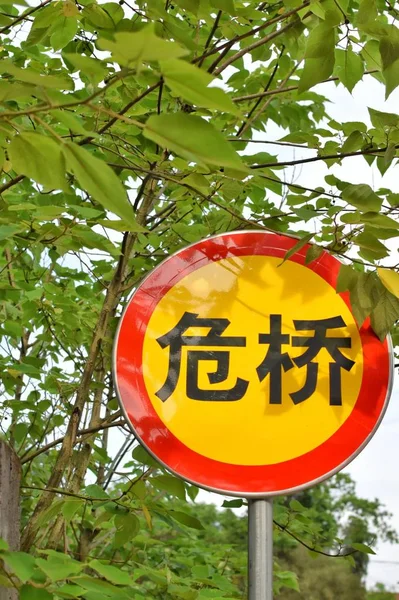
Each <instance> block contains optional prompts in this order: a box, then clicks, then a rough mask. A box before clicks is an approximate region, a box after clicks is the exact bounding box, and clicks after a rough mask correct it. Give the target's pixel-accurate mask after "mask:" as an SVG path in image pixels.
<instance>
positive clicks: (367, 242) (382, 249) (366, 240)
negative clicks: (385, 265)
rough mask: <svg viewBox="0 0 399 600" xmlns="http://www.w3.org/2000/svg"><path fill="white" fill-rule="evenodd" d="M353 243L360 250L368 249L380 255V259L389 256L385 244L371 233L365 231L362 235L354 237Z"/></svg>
mask: <svg viewBox="0 0 399 600" xmlns="http://www.w3.org/2000/svg"><path fill="white" fill-rule="evenodd" d="M352 241H353V242H354V243H355V244H357V245H358V246H359V247H360V248H367V249H368V250H372V251H373V252H376V253H377V254H378V258H384V257H385V256H388V254H389V251H388V249H387V248H386V246H384V244H383V243H382V242H380V240H379V239H378V238H377V237H376V236H375V235H373V234H372V233H370V232H369V231H363V232H362V233H359V235H357V236H356V237H354V238H353V240H352Z"/></svg>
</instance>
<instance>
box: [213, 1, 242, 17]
mask: <svg viewBox="0 0 399 600" xmlns="http://www.w3.org/2000/svg"><path fill="white" fill-rule="evenodd" d="M210 2H211V5H212V6H213V7H214V8H218V9H219V10H221V11H223V12H224V13H226V14H228V15H235V14H236V9H235V7H234V0H210Z"/></svg>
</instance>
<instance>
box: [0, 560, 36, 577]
mask: <svg viewBox="0 0 399 600" xmlns="http://www.w3.org/2000/svg"><path fill="white" fill-rule="evenodd" d="M2 559H3V560H5V562H6V563H7V565H8V567H9V568H10V569H11V570H12V572H13V573H15V575H16V576H17V577H18V579H20V580H21V581H22V583H25V582H26V581H28V580H29V579H31V577H32V575H33V573H34V572H35V569H36V561H35V559H34V557H33V556H31V555H30V554H26V553H25V552H3V554H2Z"/></svg>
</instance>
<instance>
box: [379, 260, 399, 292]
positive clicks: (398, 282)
mask: <svg viewBox="0 0 399 600" xmlns="http://www.w3.org/2000/svg"><path fill="white" fill-rule="evenodd" d="M377 273H378V277H379V278H380V280H381V281H382V283H383V284H384V286H385V287H386V288H387V290H389V291H390V292H391V294H393V295H394V296H396V297H397V298H399V273H398V272H397V271H393V270H392V269H383V268H382V267H379V268H378V269H377Z"/></svg>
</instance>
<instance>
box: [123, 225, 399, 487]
mask: <svg viewBox="0 0 399 600" xmlns="http://www.w3.org/2000/svg"><path fill="white" fill-rule="evenodd" d="M296 243H297V239H296V238H292V237H289V236H286V235H280V234H275V233H269V232H264V231H236V232H232V233H225V234H220V235H216V236H213V237H209V238H206V239H204V240H202V241H200V242H196V243H194V244H192V245H190V246H187V247H185V248H183V249H182V250H179V251H178V252H176V253H175V254H173V255H172V256H170V257H168V258H167V259H165V260H164V261H163V262H161V263H160V264H159V265H158V266H157V267H156V268H155V269H154V270H153V271H151V273H149V274H148V275H147V276H146V277H145V278H144V279H143V281H142V282H141V284H140V285H139V286H138V287H137V289H136V290H135V291H134V293H133V294H132V296H131V298H130V299H129V301H128V303H127V306H126V308H125V310H124V312H123V314H122V317H121V319H120V322H119V326H118V330H117V333H116V337H115V342H114V351H113V374H114V385H115V389H116V392H117V396H118V399H119V402H120V405H121V408H122V411H123V413H124V415H125V417H126V419H127V421H128V423H129V425H130V427H131V429H132V431H133V433H134V435H135V436H136V437H137V439H138V440H139V441H140V442H141V443H142V444H143V446H144V447H145V448H146V449H147V450H148V452H149V453H150V454H151V455H152V456H154V458H155V459H156V460H157V461H158V462H160V463H161V464H162V465H163V466H164V467H165V468H167V469H168V470H169V471H171V472H172V473H174V474H175V475H177V476H179V477H181V478H183V479H185V480H186V481H188V482H190V483H192V484H194V485H197V486H199V487H202V488H205V489H208V490H211V491H214V492H217V493H222V494H225V495H230V496H238V497H246V498H251V497H252V498H254V497H258V498H260V497H262V498H265V497H270V496H275V495H281V494H287V493H293V492H295V491H299V490H302V489H305V488H307V487H310V486H312V485H315V484H316V483H319V482H321V481H324V480H325V479H327V478H328V477H330V476H331V475H333V474H334V473H337V472H338V471H340V470H341V469H342V468H344V467H345V466H346V465H348V464H349V463H350V462H351V461H352V460H353V459H354V458H355V457H356V456H357V455H358V454H359V453H360V452H361V450H362V449H363V448H364V447H365V446H366V445H367V444H368V442H369V441H370V439H371V438H372V436H373V435H374V433H375V431H376V430H377V428H378V426H379V424H380V423H381V420H382V418H383V416H384V413H385V411H386V408H387V406H388V403H389V398H390V395H391V391H392V384H393V353H392V345H391V341H390V338H389V337H388V338H387V339H386V340H385V341H384V342H383V343H382V342H380V340H379V339H378V338H377V336H376V335H375V334H374V332H373V331H372V329H371V327H370V323H369V320H367V321H366V322H365V323H364V325H363V326H362V327H361V328H360V330H359V332H360V337H361V340H362V346H363V355H364V369H363V380H362V385H361V389H360V393H359V396H358V399H357V401H356V404H355V407H354V409H353V411H352V413H351V414H350V416H349V417H348V419H347V420H346V421H345V422H344V423H343V425H342V426H341V427H340V428H339V429H338V430H337V431H336V432H335V433H334V434H333V435H332V436H331V437H330V438H329V439H328V440H326V441H325V442H323V443H322V444H321V445H320V446H318V447H316V448H314V449H313V450H311V451H310V452H307V453H305V454H303V455H301V456H298V457H296V458H294V459H290V460H288V461H284V462H281V463H277V464H274V465H235V464H228V463H223V462H220V461H216V460H213V459H210V458H208V457H205V456H203V455H201V454H198V453H197V452H195V451H193V450H191V449H190V448H188V447H187V446H186V445H185V444H183V443H182V442H181V441H180V440H178V439H177V438H176V437H175V436H174V435H173V434H172V433H171V432H170V431H169V430H168V429H167V427H166V426H165V424H164V423H163V422H162V421H161V420H160V418H159V417H158V415H157V413H156V412H155V410H154V408H153V405H152V403H151V401H150V399H149V397H148V394H147V390H146V387H145V382H144V378H143V377H142V369H141V365H142V349H143V342H144V336H145V330H146V327H147V325H148V322H149V319H150V317H151V314H152V312H153V311H154V309H155V306H156V304H157V303H158V302H159V300H160V299H161V298H162V297H163V296H164V295H165V294H166V292H167V291H168V290H169V289H170V288H171V287H173V286H174V285H176V283H177V282H178V281H179V280H180V279H182V278H183V277H185V276H186V275H188V274H189V273H191V272H192V271H194V270H196V269H198V268H200V267H202V266H204V265H205V264H208V263H209V262H212V261H216V260H221V259H225V258H229V257H231V258H233V257H235V256H245V255H251V254H252V255H268V256H275V257H281V258H283V257H284V256H285V254H286V253H287V252H288V250H290V249H291V248H292V247H293V246H294V245H295V244H296ZM308 248H309V244H307V245H306V246H305V247H304V248H302V249H301V250H300V251H298V252H296V253H295V254H294V255H293V256H291V257H290V259H289V260H291V261H293V262H296V263H298V264H301V265H303V266H306V267H307V268H309V269H311V270H312V271H314V272H315V273H317V274H318V275H319V276H321V277H322V278H323V279H324V280H325V281H327V282H328V283H329V284H330V285H332V286H333V287H334V289H335V287H336V285H335V284H336V280H337V276H338V272H339V268H340V266H341V264H342V263H341V262H340V261H339V260H338V259H337V258H335V257H333V256H332V255H331V254H328V253H327V252H325V251H323V253H322V254H321V256H320V257H319V258H318V259H316V260H315V261H313V262H312V263H310V264H309V265H305V256H306V251H307V249H308ZM340 296H341V297H342V299H343V300H344V301H345V303H346V304H347V305H348V307H349V309H350V310H351V306H350V300H349V294H347V293H341V294H340ZM132 336H133V339H134V343H133V344H132ZM237 443H239V441H237Z"/></svg>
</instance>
